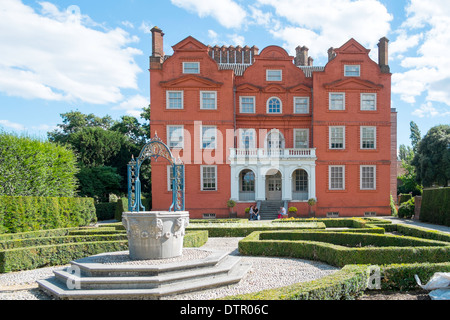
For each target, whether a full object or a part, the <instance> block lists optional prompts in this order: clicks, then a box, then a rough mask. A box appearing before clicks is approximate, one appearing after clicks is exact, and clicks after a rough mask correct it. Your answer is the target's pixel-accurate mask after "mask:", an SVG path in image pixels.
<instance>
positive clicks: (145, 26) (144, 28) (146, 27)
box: [139, 21, 152, 34]
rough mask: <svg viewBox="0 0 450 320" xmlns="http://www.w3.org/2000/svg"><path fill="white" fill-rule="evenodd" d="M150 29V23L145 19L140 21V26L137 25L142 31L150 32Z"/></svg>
mask: <svg viewBox="0 0 450 320" xmlns="http://www.w3.org/2000/svg"><path fill="white" fill-rule="evenodd" d="M151 29H152V27H151V25H150V23H148V22H146V21H142V23H141V26H140V27H139V30H141V31H142V32H144V33H147V34H150V33H152V32H151V31H150V30H151Z"/></svg>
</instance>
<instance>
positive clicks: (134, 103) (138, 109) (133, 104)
mask: <svg viewBox="0 0 450 320" xmlns="http://www.w3.org/2000/svg"><path fill="white" fill-rule="evenodd" d="M149 104H150V102H149V100H148V98H146V97H144V96H141V95H135V96H132V97H129V98H128V99H126V100H124V101H122V102H121V103H120V104H119V105H118V106H115V107H113V109H114V110H124V111H125V112H126V114H128V115H130V116H133V117H136V118H140V115H141V113H142V109H143V108H144V107H148V105H149Z"/></svg>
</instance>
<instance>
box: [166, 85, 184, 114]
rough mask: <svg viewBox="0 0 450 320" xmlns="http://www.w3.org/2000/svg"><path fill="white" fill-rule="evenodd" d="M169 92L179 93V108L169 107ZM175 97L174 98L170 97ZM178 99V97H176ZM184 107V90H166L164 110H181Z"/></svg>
mask: <svg viewBox="0 0 450 320" xmlns="http://www.w3.org/2000/svg"><path fill="white" fill-rule="evenodd" d="M171 93H180V94H181V98H180V100H181V107H180V108H171V107H170V105H171V104H170V101H171V98H170V94H171ZM172 99H175V98H172ZM177 99H178V98H177ZM183 109H184V91H183V90H167V91H166V110H183Z"/></svg>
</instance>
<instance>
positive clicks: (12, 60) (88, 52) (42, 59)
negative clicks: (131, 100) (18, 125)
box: [0, 0, 142, 104]
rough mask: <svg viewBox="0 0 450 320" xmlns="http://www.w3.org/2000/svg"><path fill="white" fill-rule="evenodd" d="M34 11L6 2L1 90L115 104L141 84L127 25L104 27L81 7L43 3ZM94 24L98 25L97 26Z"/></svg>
mask: <svg viewBox="0 0 450 320" xmlns="http://www.w3.org/2000/svg"><path fill="white" fill-rule="evenodd" d="M40 5H41V11H40V12H36V11H35V10H33V9H32V8H31V7H29V6H26V5H24V4H23V3H22V2H21V1H20V0H2V4H1V6H2V9H1V10H0V52H1V59H0V91H2V92H4V93H6V94H7V95H12V96H18V97H23V98H28V99H34V98H38V99H45V100H57V101H69V100H71V101H83V102H88V103H93V104H103V103H117V102H119V101H121V100H122V99H123V95H122V93H121V90H122V89H136V88H137V74H138V73H139V72H142V70H141V69H140V68H139V67H138V66H137V64H136V63H135V61H134V57H135V56H136V55H141V54H142V52H141V51H140V50H137V49H135V48H132V47H130V46H129V45H130V44H131V43H133V42H136V41H137V40H138V39H137V38H136V37H132V36H130V35H129V34H128V33H127V32H125V31H124V30H123V29H120V28H117V29H113V30H106V29H105V28H104V27H102V26H101V25H99V24H96V23H95V22H93V21H92V20H91V19H90V18H89V17H87V16H84V15H82V14H81V13H80V10H79V8H78V7H77V6H70V7H69V8H68V10H60V9H58V8H57V7H56V6H55V5H53V4H51V3H48V2H42V3H40ZM94 27H95V28H94Z"/></svg>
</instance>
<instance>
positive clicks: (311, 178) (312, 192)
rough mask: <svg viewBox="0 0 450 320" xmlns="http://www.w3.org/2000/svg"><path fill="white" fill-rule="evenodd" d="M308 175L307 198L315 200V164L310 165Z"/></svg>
mask: <svg viewBox="0 0 450 320" xmlns="http://www.w3.org/2000/svg"><path fill="white" fill-rule="evenodd" d="M309 172H310V174H309V175H308V186H309V188H308V189H309V197H308V199H311V198H316V164H312V165H311V166H310V170H309Z"/></svg>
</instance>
